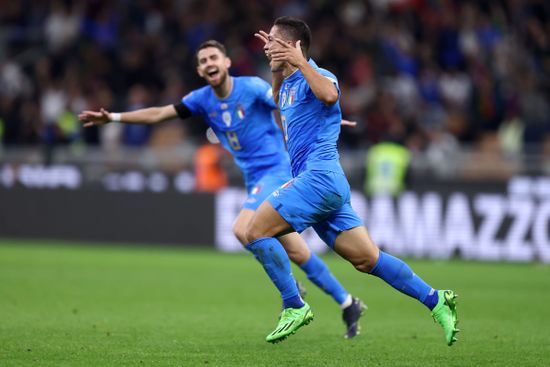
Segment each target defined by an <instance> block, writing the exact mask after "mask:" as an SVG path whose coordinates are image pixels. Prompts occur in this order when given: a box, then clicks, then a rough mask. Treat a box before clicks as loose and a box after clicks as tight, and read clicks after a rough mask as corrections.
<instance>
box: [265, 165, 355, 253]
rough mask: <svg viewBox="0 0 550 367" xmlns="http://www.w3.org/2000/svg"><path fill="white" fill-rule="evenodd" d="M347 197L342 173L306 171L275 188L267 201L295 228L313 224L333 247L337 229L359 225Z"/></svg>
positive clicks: (297, 229) (300, 230)
mask: <svg viewBox="0 0 550 367" xmlns="http://www.w3.org/2000/svg"><path fill="white" fill-rule="evenodd" d="M350 197H351V194H350V187H349V183H348V180H347V179H346V176H345V175H344V174H342V173H337V172H332V171H322V170H308V171H304V172H302V173H300V174H299V175H298V176H296V177H295V178H293V179H292V180H290V181H288V182H286V183H285V184H284V185H282V186H281V187H280V188H278V189H277V190H275V191H274V192H273V193H272V194H271V195H270V196H269V197H268V198H267V201H268V202H269V203H270V204H271V205H272V206H273V208H275V210H277V212H278V213H279V214H280V215H281V216H282V217H283V218H284V219H285V220H286V221H287V222H288V223H289V224H290V225H291V226H292V227H293V228H294V230H295V231H297V232H299V233H301V232H302V231H304V230H305V229H306V228H308V227H313V229H314V230H315V232H317V234H318V235H319V237H321V239H322V240H323V241H325V243H326V244H327V245H329V246H330V247H334V241H335V240H336V236H338V234H339V233H340V232H342V231H346V230H348V229H351V228H355V227H358V226H361V225H363V222H362V221H361V219H360V218H359V216H358V215H357V213H355V211H354V210H353V208H352V207H351V203H350Z"/></svg>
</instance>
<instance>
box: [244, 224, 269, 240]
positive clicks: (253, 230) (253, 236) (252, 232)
mask: <svg viewBox="0 0 550 367" xmlns="http://www.w3.org/2000/svg"><path fill="white" fill-rule="evenodd" d="M262 237H265V235H264V233H263V232H262V231H261V229H260V228H258V226H256V225H254V223H250V224H249V225H248V227H247V228H246V231H245V238H246V242H247V243H250V242H252V241H255V240H257V239H258V238H262Z"/></svg>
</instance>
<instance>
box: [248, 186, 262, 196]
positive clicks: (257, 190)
mask: <svg viewBox="0 0 550 367" xmlns="http://www.w3.org/2000/svg"><path fill="white" fill-rule="evenodd" d="M260 191H262V185H256V186H254V187H253V188H252V191H250V194H252V195H256V194H257V193H259V192H260Z"/></svg>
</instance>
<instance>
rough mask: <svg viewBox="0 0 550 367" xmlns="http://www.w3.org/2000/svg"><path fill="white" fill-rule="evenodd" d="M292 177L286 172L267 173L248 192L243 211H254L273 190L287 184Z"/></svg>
mask: <svg viewBox="0 0 550 367" xmlns="http://www.w3.org/2000/svg"><path fill="white" fill-rule="evenodd" d="M291 178H292V176H291V175H290V173H287V172H277V173H275V174H270V173H267V174H266V175H264V176H263V177H262V178H261V179H259V180H258V182H256V184H255V185H253V186H252V188H251V189H249V190H248V197H247V198H246V200H245V202H244V204H243V209H250V210H254V211H256V209H258V207H259V206H260V204H261V203H262V202H263V201H264V200H265V199H266V198H267V197H268V196H269V195H270V194H271V193H272V192H273V191H275V190H277V189H278V188H279V187H281V185H283V184H284V183H285V182H288V181H289V180H290V179H291Z"/></svg>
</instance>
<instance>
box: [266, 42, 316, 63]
mask: <svg viewBox="0 0 550 367" xmlns="http://www.w3.org/2000/svg"><path fill="white" fill-rule="evenodd" d="M274 41H275V42H273V43H272V44H271V45H270V47H269V48H268V53H269V54H270V55H271V60H272V61H274V62H287V63H289V64H290V65H292V66H294V67H297V68H299V67H300V66H301V65H303V64H305V63H307V60H306V59H305V57H304V54H303V53H302V48H301V47H300V41H297V42H296V44H295V45H294V46H293V45H291V44H289V43H287V42H285V41H283V40H282V39H280V38H275V39H274Z"/></svg>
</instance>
